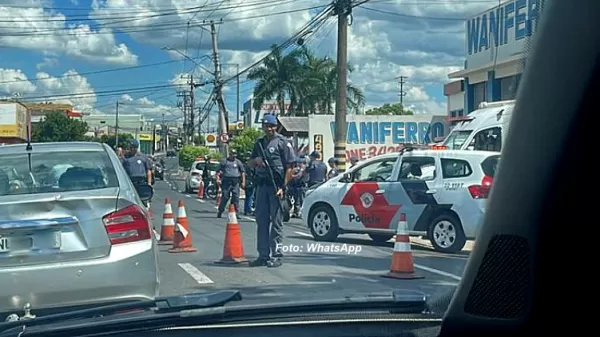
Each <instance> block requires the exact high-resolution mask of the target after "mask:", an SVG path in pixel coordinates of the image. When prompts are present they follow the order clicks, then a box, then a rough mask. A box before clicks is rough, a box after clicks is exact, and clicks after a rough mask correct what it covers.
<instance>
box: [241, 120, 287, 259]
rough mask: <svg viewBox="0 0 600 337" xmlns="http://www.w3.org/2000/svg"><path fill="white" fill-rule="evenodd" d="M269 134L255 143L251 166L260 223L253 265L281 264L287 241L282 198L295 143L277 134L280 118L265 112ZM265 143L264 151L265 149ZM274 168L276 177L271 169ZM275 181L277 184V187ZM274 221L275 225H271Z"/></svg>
mask: <svg viewBox="0 0 600 337" xmlns="http://www.w3.org/2000/svg"><path fill="white" fill-rule="evenodd" d="M262 124H263V131H264V132H265V134H266V136H265V137H263V138H260V139H259V140H258V141H257V142H256V144H254V150H253V151H252V155H251V156H250V161H249V162H248V166H250V167H254V168H256V224H257V234H256V238H257V248H258V258H257V259H256V260H255V261H252V262H251V263H250V266H253V267H258V266H268V267H279V266H281V258H282V257H283V254H282V251H281V248H282V247H281V244H282V241H283V212H282V208H283V207H282V199H283V198H284V196H285V189H286V187H287V184H288V182H289V180H290V177H291V173H292V166H293V165H294V161H295V155H294V150H293V147H292V144H291V143H290V142H289V141H288V140H287V139H286V138H285V137H284V136H282V135H280V134H279V133H277V131H276V130H277V117H276V116H275V115H272V114H265V115H264V117H263V120H262ZM259 144H261V145H262V149H263V151H261V145H259ZM265 164H268V165H269V167H270V168H271V169H272V173H273V176H274V178H275V179H274V180H275V181H273V179H271V175H270V174H269V172H268V171H267V170H269V168H268V167H267V166H266V165H265ZM273 184H275V186H273ZM271 223H272V225H271Z"/></svg>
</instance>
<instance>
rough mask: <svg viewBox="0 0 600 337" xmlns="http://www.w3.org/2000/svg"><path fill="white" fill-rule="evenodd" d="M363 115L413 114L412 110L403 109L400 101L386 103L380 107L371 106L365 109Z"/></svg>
mask: <svg viewBox="0 0 600 337" xmlns="http://www.w3.org/2000/svg"><path fill="white" fill-rule="evenodd" d="M365 115H388V116H392V115H396V116H399V115H413V112H412V111H410V110H408V109H405V108H404V106H403V105H402V104H400V103H394V104H389V103H386V104H384V105H382V106H380V107H377V108H372V109H369V110H367V111H365Z"/></svg>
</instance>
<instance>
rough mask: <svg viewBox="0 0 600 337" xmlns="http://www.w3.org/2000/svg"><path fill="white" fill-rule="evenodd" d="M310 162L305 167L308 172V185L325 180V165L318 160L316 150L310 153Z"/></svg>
mask: <svg viewBox="0 0 600 337" xmlns="http://www.w3.org/2000/svg"><path fill="white" fill-rule="evenodd" d="M309 157H310V163H309V164H308V167H307V168H306V173H307V174H308V187H312V186H314V185H317V184H320V183H322V182H324V181H325V180H326V177H327V166H325V163H323V161H321V160H320V158H319V157H320V155H319V153H318V152H317V151H313V153H311V154H310V156H309Z"/></svg>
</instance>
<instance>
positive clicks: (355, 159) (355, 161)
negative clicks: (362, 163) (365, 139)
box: [350, 156, 358, 168]
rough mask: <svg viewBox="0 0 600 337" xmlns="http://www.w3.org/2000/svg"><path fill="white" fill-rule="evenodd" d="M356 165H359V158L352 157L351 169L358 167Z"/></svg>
mask: <svg viewBox="0 0 600 337" xmlns="http://www.w3.org/2000/svg"><path fill="white" fill-rule="evenodd" d="M356 163H358V157H356V156H352V157H350V168H353V167H354V166H355V165H356Z"/></svg>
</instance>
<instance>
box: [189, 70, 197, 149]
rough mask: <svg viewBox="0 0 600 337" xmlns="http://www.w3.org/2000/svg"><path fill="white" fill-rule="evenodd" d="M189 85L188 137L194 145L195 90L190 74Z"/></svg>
mask: <svg viewBox="0 0 600 337" xmlns="http://www.w3.org/2000/svg"><path fill="white" fill-rule="evenodd" d="M189 85H190V121H189V124H190V127H189V137H190V139H191V140H192V144H193V145H195V142H194V141H195V139H194V128H195V127H194V121H195V118H196V114H195V113H194V106H195V105H196V101H195V99H194V89H196V88H195V87H194V75H191V74H190V81H189Z"/></svg>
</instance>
